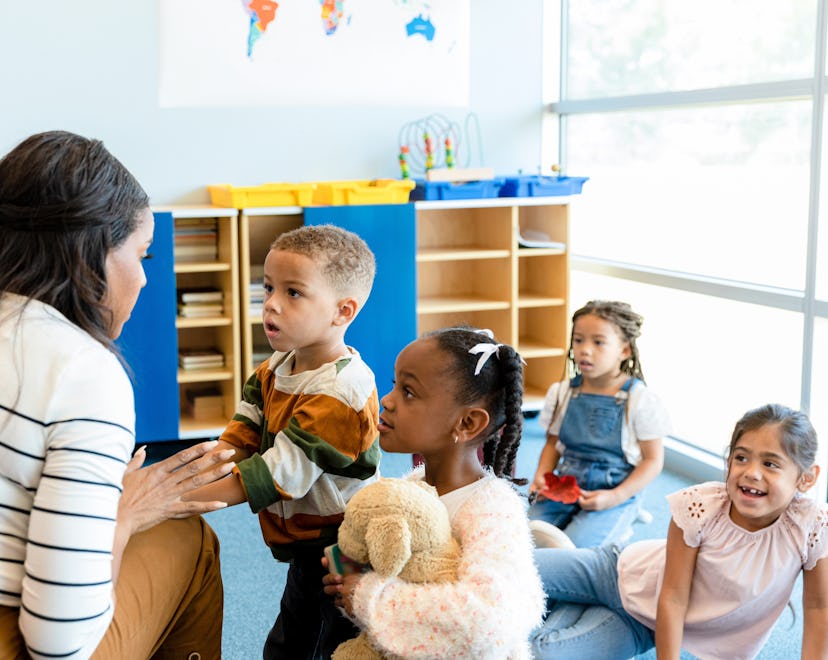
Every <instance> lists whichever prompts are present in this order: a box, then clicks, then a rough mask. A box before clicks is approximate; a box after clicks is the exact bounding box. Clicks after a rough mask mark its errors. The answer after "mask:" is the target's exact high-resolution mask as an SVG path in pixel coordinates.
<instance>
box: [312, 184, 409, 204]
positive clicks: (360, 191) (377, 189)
mask: <svg viewBox="0 0 828 660" xmlns="http://www.w3.org/2000/svg"><path fill="white" fill-rule="evenodd" d="M415 185H416V184H415V183H414V181H412V180H411V179H366V180H361V181H320V182H318V183H317V184H316V190H315V191H314V193H313V203H314V204H321V205H330V206H343V205H349V204H405V203H406V202H408V196H409V194H411V191H412V190H413V189H414V186H415Z"/></svg>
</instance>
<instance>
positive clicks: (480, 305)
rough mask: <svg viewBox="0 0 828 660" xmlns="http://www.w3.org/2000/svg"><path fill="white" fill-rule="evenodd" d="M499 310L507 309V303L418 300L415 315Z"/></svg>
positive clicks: (473, 299) (444, 299) (463, 299)
mask: <svg viewBox="0 0 828 660" xmlns="http://www.w3.org/2000/svg"><path fill="white" fill-rule="evenodd" d="M500 309H503V310H507V309H509V301H508V300H487V299H485V298H420V299H419V300H418V301H417V314H446V313H451V312H478V311H479V312H482V311H490V310H500Z"/></svg>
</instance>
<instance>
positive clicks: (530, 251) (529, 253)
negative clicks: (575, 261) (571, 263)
mask: <svg viewBox="0 0 828 660" xmlns="http://www.w3.org/2000/svg"><path fill="white" fill-rule="evenodd" d="M517 253H518V257H559V256H563V255H565V254H566V250H565V249H564V250H562V249H560V248H532V247H519V248H518V251H517Z"/></svg>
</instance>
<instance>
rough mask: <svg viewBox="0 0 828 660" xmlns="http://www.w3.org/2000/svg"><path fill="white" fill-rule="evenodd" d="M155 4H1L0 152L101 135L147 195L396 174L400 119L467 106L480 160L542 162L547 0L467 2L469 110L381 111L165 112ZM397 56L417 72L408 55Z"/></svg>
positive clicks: (202, 195) (46, 0)
mask: <svg viewBox="0 0 828 660" xmlns="http://www.w3.org/2000/svg"><path fill="white" fill-rule="evenodd" d="M163 1H164V0H157V2H163ZM227 1H228V2H238V1H239V0H227ZM285 1H289V0H285ZM293 1H302V0H293ZM305 1H307V0H305ZM376 1H377V2H391V1H392V0H376ZM157 2H156V1H152V0H132V1H131V2H127V1H124V0H75V1H72V2H67V1H66V0H42V1H41V2H26V1H17V2H12V1H10V0H2V2H0V152H2V153H6V152H7V151H8V150H9V149H11V148H12V147H13V146H14V145H15V144H17V143H18V142H19V141H20V140H22V139H23V138H25V137H26V136H28V135H30V134H32V133H35V132H38V131H43V130H49V129H64V130H70V131H74V132H77V133H81V134H83V135H87V136H90V137H96V138H100V139H102V140H103V141H104V143H105V144H106V145H107V146H108V148H109V149H110V150H111V151H112V152H113V153H114V154H115V155H116V156H117V157H118V158H119V159H120V160H121V161H122V162H123V163H124V164H125V165H126V166H127V167H128V168H129V169H130V170H131V171H132V172H133V173H134V174H135V175H136V176H137V177H138V179H139V180H140V181H141V183H142V184H143V185H144V187H145V188H146V189H147V191H148V192H149V194H150V196H151V197H152V201H153V203H155V204H168V203H195V202H202V201H207V194H206V189H205V185H207V184H209V183H222V182H227V183H233V184H235V185H256V184H259V183H263V182H266V181H312V180H324V179H361V178H374V177H383V176H391V177H395V176H399V169H398V165H397V137H398V134H399V131H400V129H401V127H402V126H403V125H404V124H406V123H407V122H410V121H413V120H416V119H419V118H421V117H424V116H426V115H429V114H432V113H435V112H440V113H443V114H445V115H447V116H448V117H449V118H450V119H452V120H454V121H458V122H460V123H462V121H463V119H464V118H465V116H466V114H467V113H468V112H474V113H475V114H476V115H477V117H478V119H479V122H480V126H481V131H482V135H483V147H484V154H485V161H486V162H485V164H486V165H488V166H490V167H494V168H495V170H496V172H497V173H499V174H510V173H515V172H516V171H517V170H518V169H519V168H522V169H523V170H524V171H528V172H534V171H536V169H537V167H538V165H539V164H540V159H541V116H542V109H543V108H542V85H541V77H542V67H541V54H542V38H541V37H542V20H541V18H542V4H543V0H520V1H519V2H515V3H508V4H504V3H502V2H497V1H496V0H471V2H472V16H471V63H472V64H471V67H472V70H471V103H470V105H469V107H468V108H439V107H405V108H377V109H375V108H370V107H363V108H354V107H347V108H346V107H307V108H302V107H299V108H297V107H269V108H261V107H256V108H205V109H192V108H187V109H161V108H159V107H158V103H157V80H158V76H157V70H158V64H159V63H158V20H159V18H158V8H157V7H158V4H157ZM190 38H192V39H197V38H198V35H195V34H194V35H191V36H190ZM400 66H401V68H402V69H404V70H408V69H410V73H409V74H408V75H412V76H416V75H417V72H416V62H412V63H410V64H409V65H406V64H403V63H401V64H400ZM346 73H347V72H346ZM377 84H382V81H381V80H378V81H377ZM320 127H324V129H325V130H320Z"/></svg>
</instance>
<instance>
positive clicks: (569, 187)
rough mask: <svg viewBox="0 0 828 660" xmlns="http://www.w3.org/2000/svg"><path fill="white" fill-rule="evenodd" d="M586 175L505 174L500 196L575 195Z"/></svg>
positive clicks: (586, 178) (581, 186)
mask: <svg viewBox="0 0 828 660" xmlns="http://www.w3.org/2000/svg"><path fill="white" fill-rule="evenodd" d="M588 180H589V177H588V176H538V175H534V176H529V175H526V176H507V177H505V178H504V182H503V185H502V186H501V187H500V196H501V197H551V196H555V195H577V194H578V193H580V192H581V188H583V186H584V182H585V181H588Z"/></svg>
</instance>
